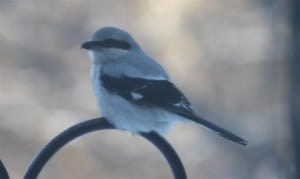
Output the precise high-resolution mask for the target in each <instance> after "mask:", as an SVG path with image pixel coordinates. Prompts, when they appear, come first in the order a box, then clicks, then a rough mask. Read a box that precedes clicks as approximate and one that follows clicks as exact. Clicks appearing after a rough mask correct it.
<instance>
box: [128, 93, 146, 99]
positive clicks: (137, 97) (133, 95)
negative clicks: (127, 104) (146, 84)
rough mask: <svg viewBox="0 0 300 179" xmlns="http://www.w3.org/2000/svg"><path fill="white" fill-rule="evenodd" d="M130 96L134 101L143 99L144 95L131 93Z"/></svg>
mask: <svg viewBox="0 0 300 179" xmlns="http://www.w3.org/2000/svg"><path fill="white" fill-rule="evenodd" d="M130 94H131V96H132V98H133V99H134V100H139V99H142V98H143V95H141V94H139V93H136V92H131V93H130Z"/></svg>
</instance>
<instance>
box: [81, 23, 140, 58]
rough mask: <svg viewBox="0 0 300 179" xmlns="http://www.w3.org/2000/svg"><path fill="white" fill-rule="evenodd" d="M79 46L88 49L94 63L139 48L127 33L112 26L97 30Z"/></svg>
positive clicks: (117, 56)
mask: <svg viewBox="0 0 300 179" xmlns="http://www.w3.org/2000/svg"><path fill="white" fill-rule="evenodd" d="M81 48H83V49H86V50H88V51H89V55H90V58H91V60H92V62H93V63H94V64H95V63H96V64H97V63H99V64H101V63H103V62H105V61H107V60H115V59H117V58H119V57H121V56H123V55H126V54H127V53H129V52H131V51H133V50H136V49H139V46H138V44H137V43H136V42H135V40H134V39H133V38H132V37H131V35H130V34H129V33H127V32H125V31H123V30H121V29H118V28H114V27H104V28H101V29H99V30H97V31H96V32H95V33H94V34H93V36H92V38H91V40H90V41H87V42H84V43H83V44H82V45H81Z"/></svg>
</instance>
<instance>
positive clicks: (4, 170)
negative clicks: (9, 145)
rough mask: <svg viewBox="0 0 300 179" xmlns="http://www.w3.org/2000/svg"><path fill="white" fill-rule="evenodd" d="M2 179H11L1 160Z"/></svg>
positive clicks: (0, 176) (0, 174)
mask: <svg viewBox="0 0 300 179" xmlns="http://www.w3.org/2000/svg"><path fill="white" fill-rule="evenodd" d="M0 179H9V176H8V173H7V171H6V169H5V167H4V165H3V163H2V161H1V160H0Z"/></svg>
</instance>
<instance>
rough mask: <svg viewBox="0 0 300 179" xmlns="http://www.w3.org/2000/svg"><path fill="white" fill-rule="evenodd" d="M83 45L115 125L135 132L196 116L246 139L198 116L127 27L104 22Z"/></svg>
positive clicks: (101, 99) (102, 105)
mask: <svg viewBox="0 0 300 179" xmlns="http://www.w3.org/2000/svg"><path fill="white" fill-rule="evenodd" d="M81 47H82V48H83V49H86V50H88V53H89V56H90V59H91V62H92V69H91V78H92V83H93V89H94V93H95V95H96V98H97V104H98V107H99V110H100V111H101V113H102V115H103V116H104V117H105V118H106V119H107V120H108V121H109V122H110V123H111V124H113V125H114V126H115V127H116V128H118V129H121V130H126V131H130V132H132V133H140V132H150V131H155V132H158V133H164V132H165V131H166V129H168V128H169V126H170V125H171V124H172V123H174V122H176V121H194V122H196V123H199V124H202V125H204V126H206V127H208V128H209V129H212V130H214V131H215V132H217V133H218V134H219V135H221V136H223V137H225V138H226V139H229V140H231V141H233V142H236V143H239V144H242V145H247V141H245V140H244V139H242V138H240V137H238V136H237V135H235V134H233V133H231V132H229V131H227V130H225V129H223V128H221V127H219V126H217V125H215V124H213V123H211V122H209V121H207V120H205V119H203V118H201V117H199V116H198V115H197V114H196V113H195V112H194V110H193V108H192V106H191V104H190V102H189V101H188V99H187V98H186V97H185V96H184V95H183V94H182V92H180V91H179V90H178V88H177V87H176V86H175V85H174V84H173V83H172V82H171V81H170V79H169V76H168V74H167V72H166V71H165V70H164V69H163V68H162V67H161V66H160V65H159V64H158V63H157V62H156V61H155V60H154V59H152V58H151V57H149V56H148V55H146V54H145V53H144V52H143V51H142V49H141V48H140V46H139V45H138V44H137V43H136V42H135V40H134V39H133V37H132V36H131V35H130V34H129V33H127V32H125V31H123V30H121V29H117V28H114V27H105V28H101V29H99V30H98V31H96V32H95V33H94V34H93V36H92V38H91V40H90V41H87V42H84V43H83V44H82V45H81Z"/></svg>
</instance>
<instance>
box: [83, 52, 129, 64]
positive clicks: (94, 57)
mask: <svg viewBox="0 0 300 179" xmlns="http://www.w3.org/2000/svg"><path fill="white" fill-rule="evenodd" d="M127 53H128V50H124V49H119V48H107V49H103V50H101V51H89V52H88V54H89V57H90V59H91V61H92V63H93V64H101V63H103V62H105V61H107V60H115V59H117V58H119V57H121V56H123V55H126V54H127Z"/></svg>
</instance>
